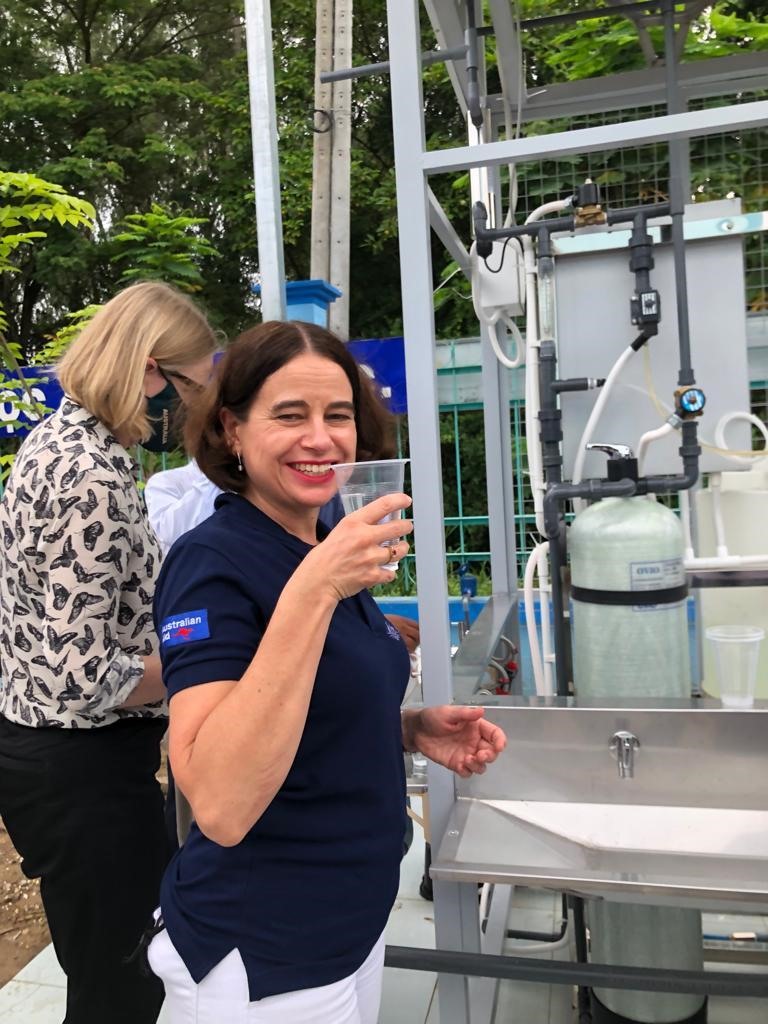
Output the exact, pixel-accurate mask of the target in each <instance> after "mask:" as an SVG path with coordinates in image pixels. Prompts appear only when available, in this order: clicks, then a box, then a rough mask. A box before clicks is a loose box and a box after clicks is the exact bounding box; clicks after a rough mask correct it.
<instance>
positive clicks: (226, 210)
mask: <svg viewBox="0 0 768 1024" xmlns="http://www.w3.org/2000/svg"><path fill="white" fill-rule="evenodd" d="M564 6H565V7H567V6H569V4H564V3H563V0H524V3H523V6H522V11H521V13H522V16H523V17H529V16H530V17H536V16H540V15H545V14H547V13H550V12H552V11H559V10H562V9H563V8H564ZM570 6H573V7H575V6H579V5H578V4H577V3H576V2H575V0H574V2H573V3H572V4H570ZM764 7H765V5H764V3H759V2H758V3H755V2H753V0H741V2H736V0H732V2H720V3H717V4H715V5H714V7H713V8H712V9H711V10H708V11H705V12H704V13H703V14H702V15H701V17H700V18H699V20H698V21H697V23H696V25H695V26H694V29H695V31H693V32H692V33H691V34H690V35H689V39H688V46H687V50H686V59H690V58H696V59H698V58H701V57H707V56H716V55H719V54H722V53H727V52H735V51H738V50H740V49H743V48H744V47H746V46H750V47H753V48H754V47H764V46H765V45H766V17H765V11H764ZM272 14H273V24H274V57H275V88H276V100H277V110H278V121H279V123H278V128H279V134H280V160H281V183H282V199H283V222H284V237H285V258H286V268H287V272H288V276H289V277H291V278H294V279H301V278H304V277H307V276H308V275H309V246H310V204H311V175H312V142H313V124H314V34H315V25H314V20H315V4H314V2H313V0H273V4H272ZM242 18H243V7H242V0H220V2H219V3H217V4H215V5H211V4H210V3H208V0H119V2H118V0H81V2H78V3H77V4H73V3H69V2H65V0H5V2H4V4H3V6H2V10H0V169H6V170H14V171H25V172H29V173H32V174H36V175H39V176H42V177H44V178H46V179H48V180H52V181H56V182H59V183H60V184H61V186H62V187H63V188H64V189H65V190H66V191H67V192H68V193H70V194H72V195H75V196H81V197H83V198H88V199H89V200H91V201H92V202H93V204H94V206H95V209H96V228H95V232H94V235H93V237H92V238H86V237H85V236H83V235H77V236H74V235H73V234H72V233H71V232H70V231H67V230H65V229H63V228H59V226H58V225H57V224H54V225H52V227H51V229H50V230H49V232H48V236H47V238H46V239H45V240H41V242H42V244H39V245H36V246H35V247H34V248H33V249H32V248H30V250H29V251H28V253H26V254H25V257H24V259H23V260H21V261H20V262H19V271H20V272H19V274H17V275H14V277H13V280H11V279H10V278H8V277H6V278H5V279H4V280H3V282H2V286H1V290H0V300H4V301H5V305H6V308H7V310H8V335H9V337H10V338H11V339H12V340H15V341H21V340H22V339H23V340H24V342H25V344H28V345H30V346H31V347H33V348H34V347H36V346H38V345H40V344H41V343H42V341H43V339H44V338H45V337H47V336H50V335H51V334H53V333H54V332H55V330H56V328H57V327H59V326H61V324H62V323H63V322H64V317H65V315H66V314H67V313H69V312H71V311H72V310H78V309H81V308H82V307H84V306H86V305H87V304H89V303H98V302H101V301H103V300H104V299H105V298H107V297H109V296H110V295H111V294H113V293H114V291H115V290H116V288H117V287H119V283H120V275H121V272H122V271H123V270H124V269H125V264H123V263H119V264H115V263H114V261H113V259H112V257H113V255H114V249H113V240H112V238H113V235H114V234H115V232H116V231H118V230H120V229H119V228H118V227H117V225H119V224H120V223H121V222H124V221H125V218H130V217H135V216H137V215H141V216H150V217H151V216H152V211H153V204H154V205H156V206H159V207H161V208H162V209H163V210H166V211H184V213H183V214H179V213H174V214H173V216H182V215H183V216H186V215H187V212H188V215H189V216H191V217H194V218H200V219H201V220H203V221H205V223H204V224H199V225H197V226H196V228H195V231H194V237H195V238H197V239H199V240H200V241H201V242H202V243H203V244H204V245H205V246H207V247H209V248H208V249H206V250H205V251H203V250H202V249H200V250H199V252H198V255H199V256H200V257H201V258H200V259H194V260H193V262H194V263H195V265H196V266H197V267H198V269H199V271H200V275H201V277H202V281H203V285H202V289H201V291H200V292H199V293H198V297H199V298H200V300H201V301H202V302H203V304H204V305H205V306H206V308H207V310H208V311H209V313H210V315H211V317H212V319H213V321H214V322H215V323H216V325H217V326H219V327H222V328H224V329H225V330H226V331H228V332H229V333H233V332H235V331H237V330H239V329H241V328H242V327H243V326H245V325H246V324H247V323H248V322H250V321H251V320H252V319H253V316H254V312H255V311H254V308H253V305H252V303H251V299H250V281H251V280H252V278H253V277H254V275H255V274H256V273H257V272H258V262H257V239H256V228H255V215H254V203H253V185H252V154H251V140H250V120H249V107H248V82H247V67H246V56H245V41H244V28H243V21H242ZM424 22H425V28H424V37H423V40H422V46H423V49H431V48H433V47H434V46H435V45H436V41H435V39H434V37H433V36H432V34H431V32H430V30H429V28H428V26H427V24H426V19H424ZM654 32H656V30H654ZM596 39H597V40H599V45H595V41H596ZM653 41H654V45H656V46H658V45H659V39H658V34H657V33H656V35H655V36H654V40H653ZM485 45H486V47H487V52H488V64H489V68H490V73H491V75H493V74H494V61H495V55H494V52H493V40H492V39H491V38H488V39H486V41H485ZM524 45H525V53H526V75H527V84H528V86H529V88H536V87H542V86H545V85H547V84H549V83H552V82H557V81H564V80H566V79H569V78H584V77H589V76H592V75H598V74H602V73H604V72H607V71H620V70H630V69H634V68H638V67H641V66H643V55H642V51H641V49H640V47H639V45H638V43H637V36H636V32H635V29H634V27H633V26H632V25H631V23H630V22H629V21H626V20H621V19H619V18H611V19H593V20H590V21H587V22H582V23H577V24H575V25H565V26H564V25H558V26H550V27H547V28H542V29H537V30H535V31H527V32H526V33H524ZM387 57H388V46H387V28H386V13H385V3H384V0H356V2H355V10H354V19H353V38H352V57H351V62H352V63H354V64H362V63H366V64H369V63H375V62H378V61H382V60H386V59H387ZM352 96H353V101H352V102H353V109H352V140H353V150H352V228H351V230H352V241H351V245H352V256H353V258H352V261H351V274H352V278H351V324H350V327H351V333H352V334H353V335H357V336H366V335H378V336H382V335H386V334H390V333H395V332H397V331H398V330H399V329H400V327H401V322H400V280H399V260H398V247H397V219H396V206H395V183H394V174H393V163H394V161H393V152H392V138H391V114H390V103H391V94H390V84H389V79H388V77H386V76H379V77H371V78H364V79H359V80H358V81H356V82H355V83H354V85H353V91H352ZM424 103H425V109H426V124H427V142H428V145H429V146H431V147H436V146H442V145H445V144H446V143H450V144H456V141H457V140H458V141H462V140H463V139H464V138H465V137H466V127H465V125H464V122H463V119H462V116H461V114H460V111H459V108H458V104H457V103H456V100H455V97H454V95H453V89H452V88H451V85H450V82H449V78H448V73H447V70H446V68H445V67H444V66H442V65H433V66H431V67H429V68H428V69H426V71H425V75H424ZM617 116H619V115H617ZM560 127H562V124H557V123H548V124H546V125H542V124H528V125H524V126H523V131H524V133H526V134H536V133H538V132H542V131H552V130H556V129H557V128H560ZM653 155H654V156H655V155H656V154H655V153H654V154H653ZM736 159H741V157H737V158H736ZM744 159H749V158H748V157H746V156H745V157H744ZM732 160H733V158H730V160H726V159H720V158H718V162H715V161H711V162H710V165H709V166H708V168H707V173H706V174H702V176H701V179H700V180H699V181H698V182H697V187H699V186H701V188H702V192H701V193H700V195H701V196H702V198H706V197H709V196H713V195H715V194H718V191H719V190H720V189H721V185H722V183H723V182H724V181H725V179H726V177H727V175H728V173H729V170H732V167H731V166H730V164H731V163H732ZM642 162H644V163H648V162H650V161H648V160H646V157H645V155H643V156H642ZM716 164H717V165H716ZM586 173H592V174H593V176H595V177H598V176H599V177H600V180H601V182H602V184H604V185H605V186H606V188H608V190H609V192H608V198H609V200H610V198H611V193H610V188H611V187H612V186H613V187H615V188H616V189H618V188H624V187H625V185H626V178H627V173H628V171H627V168H626V166H625V165H624V163H623V162H622V159H621V157H619V156H616V157H613V158H610V157H603V156H599V155H591V156H589V157H586V158H584V159H581V158H578V157H572V158H569V159H568V160H565V161H558V162H557V163H555V162H549V163H548V164H546V165H544V166H543V167H538V166H537V167H533V165H528V166H521V167H519V168H518V175H519V179H520V191H521V201H522V202H524V203H528V205H529V206H530V205H536V203H537V202H538V201H541V200H542V199H549V198H552V197H553V196H554V195H561V194H563V192H567V191H568V190H569V189H570V188H572V187H573V185H574V183H575V182H576V181H578V180H580V179H582V178H583V177H584V176H585V174H586ZM640 177H642V175H641V176H640ZM744 177H745V180H748V179H749V175H748V174H747V175H745V176H744ZM660 180H661V179H659V181H655V180H654V181H650V180H649V181H646V182H643V181H641V182H640V185H641V186H642V187H641V188H640V192H641V193H642V194H643V196H644V197H646V198H652V197H653V195H654V194H655V192H654V190H658V189H660V188H663V187H664V186H663V185H660V183H659V182H660ZM754 180H755V181H756V182H758V181H759V179H758V178H755V179H754ZM431 184H432V187H433V189H434V191H435V192H436V194H437V196H438V198H439V199H440V202H441V203H442V205H443V206H444V208H445V209H446V211H447V212H448V214H449V216H450V217H451V219H452V221H453V223H454V224H455V226H456V227H457V228H458V229H459V231H460V232H462V233H463V234H464V237H465V240H467V241H469V235H470V231H469V226H470V219H469V202H468V188H467V182H466V179H465V178H463V177H462V176H455V177H451V176H448V175H446V176H438V177H435V178H434V179H433V181H432V182H431ZM758 187H759V186H758V185H757V184H756V185H755V188H756V189H757V188H758ZM760 187H763V188H764V186H760ZM721 194H722V193H721ZM764 198H765V197H760V196H757V195H756V196H754V197H752V198H751V199H750V202H753V203H754V204H758V205H759V204H760V203H761V202H764ZM432 244H433V246H434V248H433V261H434V267H435V285H438V284H439V283H440V282H441V280H444V279H445V278H446V277H447V275H448V274H449V273H450V270H451V267H450V261H449V257H448V256H447V255H446V253H445V252H444V250H443V249H442V247H441V245H440V243H439V241H437V239H435V238H433V241H432ZM214 251H215V253H217V254H218V255H214ZM145 255H146V254H145ZM197 283H199V282H197ZM437 297H438V299H439V303H440V305H439V309H438V314H437V316H438V332H439V333H440V334H442V335H443V336H446V335H461V334H464V333H467V332H469V331H472V332H474V330H475V323H474V317H473V315H472V312H471V304H470V303H469V301H468V291H467V286H466V283H465V282H463V280H462V279H461V275H457V276H456V277H455V278H453V279H452V280H451V281H450V282H448V283H447V284H445V285H444V286H443V287H441V288H440V289H439V291H438V293H437Z"/></svg>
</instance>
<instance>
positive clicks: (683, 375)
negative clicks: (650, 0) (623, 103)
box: [664, 0, 695, 385]
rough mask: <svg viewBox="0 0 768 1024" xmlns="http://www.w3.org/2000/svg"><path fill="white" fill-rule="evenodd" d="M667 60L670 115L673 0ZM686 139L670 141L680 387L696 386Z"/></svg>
mask: <svg viewBox="0 0 768 1024" xmlns="http://www.w3.org/2000/svg"><path fill="white" fill-rule="evenodd" d="M664 61H665V67H666V82H667V113H668V114H677V113H679V111H680V108H681V107H682V101H681V98H680V83H679V82H678V79H677V57H676V54H675V5H674V2H673V0H665V2H664ZM685 145H686V143H685V141H684V140H683V139H670V141H669V205H670V210H671V213H672V247H673V250H674V253H673V255H674V262H675V299H676V302H677V330H678V335H679V344H680V373H679V375H678V378H677V382H678V384H680V385H683V384H693V383H695V377H694V374H693V367H692V366H691V343H690V330H689V323H688V283H687V279H686V274H685V238H684V236H683V215H684V213H685V191H684V185H683V174H684V173H685V170H686V167H687V164H688V159H687V152H686V150H685V148H684V147H685Z"/></svg>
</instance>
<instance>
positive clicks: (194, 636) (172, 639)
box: [160, 608, 211, 647]
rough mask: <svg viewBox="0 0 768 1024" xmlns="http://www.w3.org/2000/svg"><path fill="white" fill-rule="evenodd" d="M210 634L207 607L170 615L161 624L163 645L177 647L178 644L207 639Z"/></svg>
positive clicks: (161, 641)
mask: <svg viewBox="0 0 768 1024" xmlns="http://www.w3.org/2000/svg"><path fill="white" fill-rule="evenodd" d="M210 635H211V634H210V631H209V629H208V609H207V608H198V609H197V611H194V612H179V614H178V615H169V616H168V618H167V619H165V620H164V621H163V624H162V625H161V626H160V643H161V644H162V645H163V647H175V646H176V645H177V644H189V643H192V642H193V641H194V640H205V639H206V638H207V637H209V636H210Z"/></svg>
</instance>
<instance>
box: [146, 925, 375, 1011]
mask: <svg viewBox="0 0 768 1024" xmlns="http://www.w3.org/2000/svg"><path fill="white" fill-rule="evenodd" d="M147 956H148V959H149V965H150V967H151V968H152V970H153V971H154V972H155V974H156V975H157V976H158V977H159V978H160V980H161V981H162V982H163V984H164V985H165V1012H166V1013H167V1014H168V1020H169V1024H376V1021H377V1020H378V1016H379V1002H380V1001H381V983H382V977H383V974H384V935H383V934H382V936H381V937H380V939H379V941H378V942H377V943H376V945H375V946H374V947H373V949H372V950H371V952H370V954H369V955H368V958H367V960H366V961H365V963H364V964H363V965H362V966H361V967H360V968H359V969H358V970H357V971H355V973H354V974H350V975H349V977H347V978H342V980H341V981H336V982H334V983H333V984H332V985H322V986H321V987H320V988H304V989H299V990H298V991H296V992H285V993H283V994H282V995H279V996H267V997H266V998H265V999H259V1000H258V1001H256V1002H250V1000H249V996H248V978H247V976H246V973H245V967H244V966H243V961H242V958H241V956H240V952H239V950H237V949H233V950H232V952H231V953H230V954H229V955H228V956H226V957H225V958H224V959H223V960H222V961H221V963H218V964H217V965H216V966H215V967H214V968H213V970H212V971H211V972H210V973H209V974H208V975H207V976H206V977H205V978H203V980H202V981H201V982H200V984H199V985H196V984H195V982H194V981H193V980H192V978H191V976H190V974H189V971H188V970H187V968H186V967H185V966H184V961H183V960H182V959H181V957H180V956H179V954H178V953H177V952H176V949H175V947H174V945H173V943H172V942H171V940H170V938H169V936H168V932H167V931H162V932H160V933H159V934H158V935H156V936H155V937H154V939H153V940H152V942H151V943H150V945H149V949H148V951H147Z"/></svg>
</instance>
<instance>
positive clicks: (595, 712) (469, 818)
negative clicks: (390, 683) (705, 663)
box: [432, 698, 768, 910]
mask: <svg viewBox="0 0 768 1024" xmlns="http://www.w3.org/2000/svg"><path fill="white" fill-rule="evenodd" d="M486 714H487V716H488V717H489V718H490V719H492V720H493V721H495V722H497V723H498V724H499V725H501V726H502V728H504V730H505V731H506V733H507V737H508V744H507V748H506V750H505V751H504V753H503V754H502V756H501V757H500V758H499V760H498V761H497V762H496V764H494V765H493V766H492V767H491V768H489V770H488V772H487V773H486V774H485V775H482V776H475V777H474V778H473V779H471V780H467V781H465V782H461V783H460V785H459V798H458V800H457V803H456V806H455V808H454V810H453V812H452V815H451V818H450V821H449V824H448V828H447V831H446V834H445V836H444V838H443V841H442V843H441V844H440V847H439V849H438V851H437V855H436V857H435V858H434V859H433V862H432V874H433V876H434V877H435V878H444V879H451V880H454V881H470V880H472V881H475V880H476V881H493V882H501V883H507V884H510V883H514V884H524V885H535V886H541V887H544V888H554V889H563V890H567V891H570V892H576V893H580V894H583V895H589V896H604V897H606V898H611V897H613V898H616V899H620V900H621V901H622V902H632V901H634V900H638V901H643V902H646V901H647V900H648V898H649V897H651V898H652V899H653V901H654V902H655V903H663V904H671V905H676V906H695V907H701V908H705V909H707V908H717V909H725V908H726V906H731V907H732V908H733V909H740V910H744V909H746V907H745V904H748V905H749V906H750V907H753V908H754V909H756V910H757V909H760V910H768V702H760V703H758V704H757V705H756V706H755V708H754V709H752V710H750V711H732V710H727V709H724V708H722V707H721V706H720V704H719V702H717V701H690V702H688V701H667V702H660V701H657V700H654V701H649V702H647V704H643V702H639V701H636V700H635V701H632V702H631V703H625V704H623V705H621V704H618V703H616V704H613V705H612V706H610V707H608V706H606V703H605V702H603V703H600V704H597V703H591V704H588V703H585V702H579V703H578V704H577V703H575V702H574V701H571V700H566V699H557V698H553V699H550V700H544V699H531V700H525V699H519V698H518V699H513V700H509V701H505V703H504V706H496V707H489V708H487V709H486ZM617 734H619V735H620V736H622V737H626V736H630V737H632V738H633V740H636V741H637V742H636V743H634V742H633V743H631V744H627V746H629V747H631V752H630V754H629V757H630V764H629V765H628V766H627V765H626V764H625V765H624V769H625V770H624V772H623V774H622V772H621V771H620V768H621V764H620V759H619V758H617V750H616V742H615V741H614V744H613V746H614V749H613V750H612V749H611V741H612V740H613V739H614V737H615V736H616V735H617Z"/></svg>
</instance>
